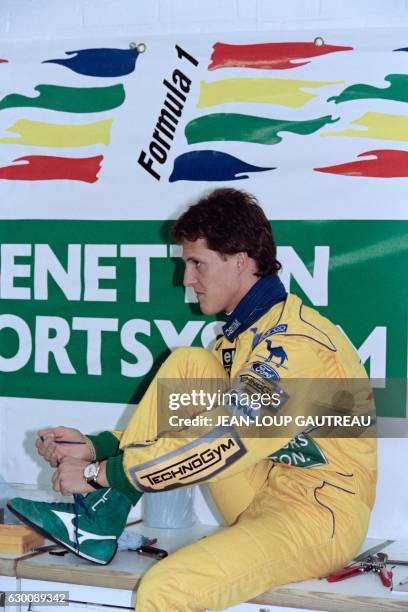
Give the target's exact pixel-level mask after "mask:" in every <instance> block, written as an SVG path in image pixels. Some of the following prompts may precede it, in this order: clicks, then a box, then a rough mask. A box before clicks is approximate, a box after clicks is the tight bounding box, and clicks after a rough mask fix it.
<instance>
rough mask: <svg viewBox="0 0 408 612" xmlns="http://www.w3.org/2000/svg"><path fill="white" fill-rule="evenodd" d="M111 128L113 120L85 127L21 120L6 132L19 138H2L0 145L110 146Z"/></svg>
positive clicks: (88, 124)
mask: <svg viewBox="0 0 408 612" xmlns="http://www.w3.org/2000/svg"><path fill="white" fill-rule="evenodd" d="M111 127H112V119H106V120H104V121H96V122H95V123H86V124H83V125H71V124H70V125H66V124H65V125H63V124H60V123H43V122H41V121H30V120H29V119H19V120H18V121H16V122H15V123H14V125H12V126H10V127H9V128H7V130H6V131H7V132H13V133H14V134H18V135H19V138H12V137H4V138H0V143H2V142H4V143H9V144H24V145H33V146H36V147H58V148H61V147H87V146H89V145H94V144H105V145H108V144H109V143H110V129H111Z"/></svg>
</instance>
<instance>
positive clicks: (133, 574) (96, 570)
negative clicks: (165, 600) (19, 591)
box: [17, 551, 154, 591]
mask: <svg viewBox="0 0 408 612" xmlns="http://www.w3.org/2000/svg"><path fill="white" fill-rule="evenodd" d="M153 563H154V561H153V560H152V559H147V558H146V557H141V556H140V555H138V554H137V553H135V552H130V551H120V552H119V553H118V554H117V555H116V557H115V558H114V559H113V561H112V562H111V563H110V564H109V565H96V564H92V563H90V562H89V561H86V560H85V559H81V558H80V557H77V556H76V555H74V554H72V553H67V554H66V555H65V556H64V557H56V556H51V555H41V556H37V557H32V558H31V559H28V560H27V561H25V560H24V559H21V560H20V561H19V562H18V563H17V577H18V578H30V579H36V580H51V581H53V582H64V583H68V584H81V585H87V586H96V587H108V588H116V589H125V590H131V591H132V590H133V589H135V587H136V586H137V585H138V583H139V582H140V579H141V577H142V576H143V574H144V573H145V572H146V571H147V570H148V569H149V567H151V566H152V564H153Z"/></svg>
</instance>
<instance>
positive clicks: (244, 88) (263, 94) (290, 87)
mask: <svg viewBox="0 0 408 612" xmlns="http://www.w3.org/2000/svg"><path fill="white" fill-rule="evenodd" d="M341 83H344V81H298V80H289V79H224V80H221V81H214V82H213V83H209V82H208V81H201V83H200V98H199V100H198V103H197V107H198V108H203V107H207V106H216V105H217V104H225V103H226V102H257V103H259V104H279V105H281V106H290V107H291V108H300V107H301V106H304V105H305V104H306V102H309V100H311V99H312V98H316V97H317V95H316V94H312V93H306V92H304V91H302V88H303V87H308V88H309V87H310V88H312V89H316V88H318V87H326V86H327V85H337V84H341Z"/></svg>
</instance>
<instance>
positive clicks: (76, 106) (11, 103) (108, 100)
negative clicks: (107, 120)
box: [0, 85, 125, 113]
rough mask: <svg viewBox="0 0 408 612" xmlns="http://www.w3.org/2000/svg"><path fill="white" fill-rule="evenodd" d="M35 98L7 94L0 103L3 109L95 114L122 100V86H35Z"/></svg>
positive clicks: (118, 103) (123, 94)
mask: <svg viewBox="0 0 408 612" xmlns="http://www.w3.org/2000/svg"><path fill="white" fill-rule="evenodd" d="M34 89H35V91H37V92H38V93H39V96H37V97H36V98H30V97H28V96H23V95H20V94H9V95H8V96H6V97H5V98H3V99H2V100H1V101H0V110H2V109H3V108H16V107H28V106H32V107H37V108H46V109H48V110H55V111H62V112H66V113H99V112H101V111H106V110H110V109H111V108H116V107H117V106H120V105H121V104H122V103H123V102H124V100H125V90H124V88H123V85H112V86H110V87H61V86H59V85H37V87H35V88H34Z"/></svg>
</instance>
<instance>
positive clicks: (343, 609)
mask: <svg viewBox="0 0 408 612" xmlns="http://www.w3.org/2000/svg"><path fill="white" fill-rule="evenodd" d="M249 603H256V604H262V605H269V606H284V607H288V608H290V607H293V608H302V609H310V610H323V611H324V612H407V611H408V601H407V600H405V601H402V600H396V599H394V600H392V599H391V598H385V597H384V598H379V597H367V596H366V595H364V596H358V595H347V594H341V593H323V592H318V591H302V590H300V589H299V590H295V589H291V588H287V587H286V588H277V589H275V590H273V591H267V592H266V593H263V594H262V595H259V596H258V597H255V599H251V600H250V602H249Z"/></svg>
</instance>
